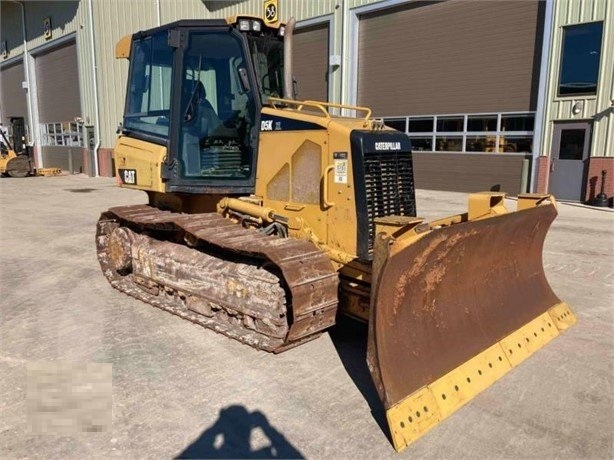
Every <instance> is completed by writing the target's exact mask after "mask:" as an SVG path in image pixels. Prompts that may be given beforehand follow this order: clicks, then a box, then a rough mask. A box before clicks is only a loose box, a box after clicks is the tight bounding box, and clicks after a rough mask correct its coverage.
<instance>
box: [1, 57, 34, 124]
mask: <svg viewBox="0 0 614 460" xmlns="http://www.w3.org/2000/svg"><path fill="white" fill-rule="evenodd" d="M24 79H25V76H24V71H23V61H19V62H17V63H14V64H12V65H6V66H3V67H1V68H0V106H1V110H0V113H1V114H2V119H1V120H0V122H1V123H2V124H3V125H4V126H5V127H8V126H10V118H11V117H23V118H24V119H25V120H26V125H27V123H28V122H27V120H28V102H27V98H26V90H25V89H23V88H22V86H21V83H22V82H23V81H24Z"/></svg>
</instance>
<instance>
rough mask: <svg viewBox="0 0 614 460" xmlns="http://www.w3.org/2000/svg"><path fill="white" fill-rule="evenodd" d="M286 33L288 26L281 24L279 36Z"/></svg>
mask: <svg viewBox="0 0 614 460" xmlns="http://www.w3.org/2000/svg"><path fill="white" fill-rule="evenodd" d="M285 33H286V26H281V27H280V28H279V36H280V37H283V36H284V34H285Z"/></svg>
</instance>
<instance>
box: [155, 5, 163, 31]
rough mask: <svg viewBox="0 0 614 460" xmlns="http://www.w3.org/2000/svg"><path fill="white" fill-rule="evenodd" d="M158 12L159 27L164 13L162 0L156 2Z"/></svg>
mask: <svg viewBox="0 0 614 460" xmlns="http://www.w3.org/2000/svg"><path fill="white" fill-rule="evenodd" d="M156 11H157V13H158V25H161V17H162V12H161V10H160V0H156Z"/></svg>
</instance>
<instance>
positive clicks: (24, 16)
mask: <svg viewBox="0 0 614 460" xmlns="http://www.w3.org/2000/svg"><path fill="white" fill-rule="evenodd" d="M264 3H265V0H232V1H216V0H126V1H119V0H80V1H54V2H44V1H40V2H37V1H27V2H19V1H14V0H1V6H2V8H1V17H0V20H1V32H0V44H1V45H2V55H1V57H0V77H1V82H0V83H1V88H2V97H1V99H0V116H1V117H2V120H1V121H2V123H3V124H5V125H6V124H7V123H8V122H9V118H10V117H15V116H17V117H24V118H25V119H26V121H27V125H28V132H29V140H30V142H31V143H32V144H33V145H34V147H35V160H36V162H37V164H38V165H39V166H41V165H44V166H59V167H62V168H64V169H70V170H73V171H84V172H87V173H88V174H91V175H97V174H100V175H111V174H112V159H111V152H112V148H113V144H114V139H115V131H116V128H117V125H118V123H119V122H120V121H121V117H122V112H123V105H124V92H125V82H126V77H127V62H126V61H125V60H120V61H117V60H115V59H114V47H115V43H116V42H117V41H118V40H119V39H120V38H121V37H122V36H124V35H127V34H130V33H133V32H135V31H137V30H142V29H147V28H151V27H154V26H156V25H159V24H163V23H167V22H171V21H175V20H178V19H183V18H224V17H227V16H233V15H238V14H253V15H259V16H261V15H263V7H264ZM278 8H279V15H280V17H281V18H282V19H287V18H289V17H291V16H294V17H295V18H296V19H297V21H298V24H297V31H296V40H295V48H296V49H295V59H294V62H295V74H296V78H297V81H298V92H299V94H298V96H299V98H301V99H316V100H328V101H330V102H337V103H345V104H356V105H367V106H370V107H371V108H372V109H373V113H374V115H375V116H376V117H381V118H383V119H384V121H385V122H386V123H387V124H388V125H389V126H392V127H394V128H396V129H399V130H401V131H404V132H406V133H407V134H408V135H409V136H410V138H411V139H412V143H413V148H414V161H415V169H416V184H417V186H418V187H421V188H431V189H443V190H458V191H475V190H484V189H498V188H500V189H502V190H505V191H508V192H509V193H511V194H517V193H520V192H524V191H537V190H539V191H545V190H551V191H557V192H559V193H560V191H559V188H560V183H563V184H566V183H567V182H568V180H569V179H565V178H563V179H560V177H559V176H560V174H559V173H558V172H559V171H561V168H559V169H557V166H556V165H557V164H558V165H560V164H562V163H565V161H563V160H559V161H557V160H558V159H559V158H560V157H556V159H555V156H556V155H559V154H558V153H556V152H554V153H552V152H553V151H554V150H556V149H554V150H553V149H552V148H551V147H554V145H555V144H556V145H559V144H560V142H561V139H562V142H563V145H568V144H569V142H570V141H569V139H571V138H573V136H574V135H577V133H576V132H575V131H573V132H570V131H569V129H568V130H565V126H567V125H564V124H563V121H565V122H567V121H570V120H571V121H574V122H575V121H579V120H582V122H583V123H584V125H583V126H585V127H586V126H588V128H586V129H588V131H585V138H584V139H585V140H587V142H588V144H587V148H586V149H585V150H583V153H582V155H584V156H585V157H586V158H584V157H583V159H582V160H581V161H583V165H584V166H582V167H580V169H582V168H584V169H583V170H582V172H581V173H580V174H581V175H582V179H581V181H583V182H582V183H581V185H580V189H581V190H580V192H578V193H575V192H574V193H570V194H568V193H567V192H563V194H562V195H561V196H563V197H564V198H569V199H574V200H583V199H588V198H590V197H591V193H593V192H592V190H594V187H593V188H591V185H590V184H591V183H592V182H591V181H593V182H594V174H595V171H596V170H598V169H600V168H606V169H608V168H609V170H610V171H611V173H610V176H609V178H610V179H611V178H612V173H614V171H612V167H613V166H614V163H613V161H614V160H613V158H614V157H613V156H612V155H613V152H612V142H614V141H612V139H611V138H612V137H614V134H612V130H613V127H612V109H611V105H612V104H611V100H612V97H613V94H614V93H613V92H614V88H613V87H612V73H613V69H612V59H611V57H610V58H607V56H612V55H613V54H614V53H613V50H612V41H613V40H612V35H613V34H614V30H613V27H612V5H611V4H610V2H606V1H601V0H543V1H540V0H528V1H522V2H518V1H513V0H498V1H490V2H484V1H479V0H446V1H417V0H336V1H332V0H310V1H301V0H278ZM580 23H590V24H593V23H601V24H602V26H601V29H600V31H601V42H600V43H601V46H602V48H601V49H600V50H596V49H595V50H590V51H596V52H597V53H598V58H599V60H600V62H601V65H600V67H599V69H598V82H597V84H596V85H595V87H596V91H595V94H587V93H582V94H580V95H578V94H576V93H574V94H561V93H560V89H559V86H560V85H559V83H558V81H559V80H558V78H559V77H558V72H559V70H560V68H561V65H563V67H564V66H565V63H564V62H563V64H561V61H564V59H563V58H562V57H561V53H562V52H563V51H562V50H563V49H564V48H565V46H564V45H563V42H564V40H565V35H566V34H565V31H566V30H571V29H570V28H569V27H570V26H572V25H576V24H580ZM589 28H590V27H589ZM572 32H573V31H572ZM593 33H594V30H593ZM566 36H567V37H569V36H570V34H567V35H566ZM608 53H609V54H608ZM24 56H25V59H24ZM593 56H594V55H593ZM579 96H581V97H579ZM578 108H580V110H579V112H578ZM574 126H575V125H574ZM568 127H569V126H568ZM572 128H573V129H576V127H571V128H570V129H572ZM578 129H583V128H578ZM574 133H576V134H574ZM570 136H571V137H570ZM576 137H577V136H576ZM572 140H573V139H572ZM564 157H565V155H563V158H564ZM552 159H554V160H555V161H554V163H552V162H551V160H552ZM551 164H555V166H554V167H552V166H551ZM569 164H570V165H571V163H569ZM564 166H565V167H566V166H567V165H564ZM570 167H571V166H570ZM551 169H552V170H553V171H552V172H551V173H550V170H551ZM562 169H563V170H565V168H562ZM572 169H573V168H572ZM577 169H578V168H576V170H577ZM549 175H550V176H551V177H550V179H551V180H548V177H549ZM572 175H573V174H572ZM565 177H567V176H565ZM569 177H571V176H569ZM567 187H568V186H567ZM574 187H576V188H577V186H575V185H574Z"/></svg>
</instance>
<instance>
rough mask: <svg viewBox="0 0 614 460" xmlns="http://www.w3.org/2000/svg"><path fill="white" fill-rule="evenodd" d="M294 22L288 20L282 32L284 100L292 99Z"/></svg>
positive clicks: (291, 19) (293, 20)
mask: <svg viewBox="0 0 614 460" xmlns="http://www.w3.org/2000/svg"><path fill="white" fill-rule="evenodd" d="M295 24H296V20H295V19H294V18H290V20H289V21H288V22H287V23H286V30H285V32H284V98H285V99H294V84H293V83H294V82H293V77H292V55H293V50H292V45H293V40H292V35H293V34H294V25H295Z"/></svg>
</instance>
